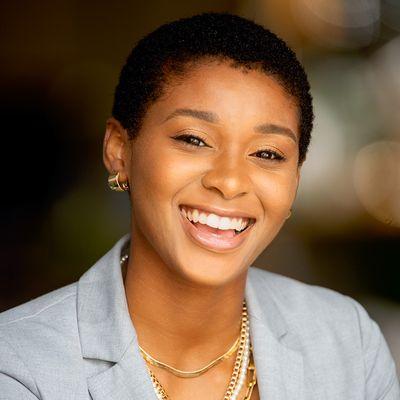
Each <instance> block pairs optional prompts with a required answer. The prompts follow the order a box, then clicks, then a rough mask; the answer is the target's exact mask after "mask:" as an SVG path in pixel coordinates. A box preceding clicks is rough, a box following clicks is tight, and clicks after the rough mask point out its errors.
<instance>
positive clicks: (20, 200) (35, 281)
mask: <svg viewBox="0 0 400 400" xmlns="http://www.w3.org/2000/svg"><path fill="white" fill-rule="evenodd" d="M0 7H1V9H0V33H1V35H0V45H1V63H0V104H1V108H0V109H1V138H2V146H1V149H2V151H1V153H2V157H1V160H2V164H3V165H2V187H3V194H2V196H1V200H2V207H1V220H2V222H3V223H2V240H1V246H0V251H1V260H2V263H1V271H0V272H1V280H0V311H1V310H5V309H7V308H10V307H12V306H15V305H18V304H21V303H23V302H25V301H27V300H29V299H31V298H33V297H36V296H38V295H40V294H43V293H46V292H48V291H50V290H53V289H55V288H58V287H61V286H63V285H65V284H68V283H71V282H73V281H75V280H77V279H78V278H79V276H80V275H81V274H82V273H83V272H84V271H85V270H87V269H88V268H89V267H90V266H91V265H92V264H93V263H94V262H95V261H96V260H97V259H98V258H99V257H100V256H101V255H103V254H104V253H105V252H106V251H107V250H108V249H109V248H110V247H111V246H112V245H113V243H114V242H115V241H116V240H117V239H118V238H119V237H121V236H122V235H123V234H124V233H126V232H127V231H128V229H129V204H128V199H127V196H126V195H125V194H117V193H113V192H111V191H109V190H108V188H107V184H106V179H107V173H106V170H105V168H104V167H103V165H102V158H101V152H102V139H103V134H104V127H105V120H106V118H107V117H108V116H109V115H110V109H111V104H112V97H113V91H114V87H115V85H116V83H117V79H118V74H119V70H120V68H121V66H122V64H123V63H124V60H125V58H126V56H127V55H128V53H129V52H130V50H131V48H132V46H133V45H134V44H135V43H136V41H137V40H138V39H139V38H140V37H142V36H143V35H144V34H146V33H148V32H150V31H151V30H153V29H155V28H156V27H157V26H159V25H160V24H162V23H164V22H167V21H170V20H173V19H176V18H178V17H184V16H190V15H193V14H195V13H199V12H204V11H229V12H232V13H236V14H239V15H242V16H245V17H248V18H251V19H254V20H255V21H256V22H259V23H261V24H263V25H264V26H266V27H268V28H270V29H271V30H273V31H274V32H276V33H278V34H279V35H280V36H281V37H282V38H283V39H285V40H286V41H287V42H288V43H289V44H290V46H291V47H292V48H293V49H294V50H295V51H296V52H297V54H298V56H299V57H300V59H301V60H302V62H303V63H304V65H305V67H306V70H307V72H308V74H309V77H310V81H311V86H312V93H313V96H314V100H315V112H316V121H315V122H316V124H315V130H314V134H313V140H312V143H311V146H310V151H309V156H308V158H307V161H306V162H305V165H304V167H303V168H302V178H301V183H300V189H299V193H298V196H297V199H296V202H295V204H294V207H293V213H292V217H291V218H290V219H289V220H288V222H287V224H286V225H285V227H284V228H283V230H282V231H281V233H280V234H279V236H278V237H277V238H276V240H275V241H274V242H273V244H272V245H271V246H270V247H268V248H267V249H266V251H265V252H264V253H263V254H262V255H261V256H260V257H259V259H258V260H257V262H256V263H255V265H257V266H260V267H262V268H266V269H269V270H272V271H276V272H279V273H282V274H285V275H288V276H292V277H294V278H296V279H299V280H302V281H305V282H308V283H312V284H317V285H322V286H326V287H329V288H332V289H334V290H338V291H340V292H342V293H345V294H348V295H351V296H353V297H354V298H356V299H357V300H358V301H360V302H361V303H362V304H363V305H364V306H365V307H366V308H367V310H368V311H369V313H370V314H371V316H372V317H373V318H374V319H376V320H377V321H378V323H379V324H380V326H381V328H382V330H383V332H384V334H385V336H386V338H387V340H388V342H389V345H390V347H391V350H392V352H393V354H394V356H395V358H396V360H397V363H398V365H400V271H399V266H400V262H399V251H400V128H399V126H400V113H399V106H400V73H399V72H400V36H399V34H400V2H398V1H396V0H387V1H373V0H368V1H367V0H365V1H362V0H358V1H338V0H330V1H329V2H328V1H323V0H320V1H311V0H296V1H294V0H293V1H290V0H279V1H278V0H264V1H239V0H237V1H220V0H218V1H217V0H213V1H208V0H207V1H205V0H202V1H193V0H192V1H190V2H189V1H155V0H148V1H146V2H139V1H137V2H135V1H130V2H128V1H113V2H109V1H107V2H106V1H96V2H94V1H85V2H78V1H73V0H61V1H49V0H44V1H43V0H42V1H40V2H37V1H17V2H16V1H8V2H4V1H3V2H1V3H0Z"/></svg>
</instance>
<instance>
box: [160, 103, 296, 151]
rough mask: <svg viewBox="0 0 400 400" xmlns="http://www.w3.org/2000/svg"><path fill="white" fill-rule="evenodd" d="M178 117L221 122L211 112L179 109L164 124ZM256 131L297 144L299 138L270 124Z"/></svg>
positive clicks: (287, 130) (255, 128) (281, 127)
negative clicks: (284, 138) (276, 135)
mask: <svg viewBox="0 0 400 400" xmlns="http://www.w3.org/2000/svg"><path fill="white" fill-rule="evenodd" d="M178 116H184V117H193V118H197V119H200V120H203V121H206V122H210V123H213V124H215V123H218V122H219V121H220V119H219V117H218V115H217V114H215V113H214V112H211V111H202V110H194V109H192V108H177V109H176V110H175V111H173V112H172V113H171V114H169V115H168V116H167V117H166V118H165V119H164V121H163V122H162V123H164V122H166V121H168V120H169V119H171V118H174V117H178ZM254 131H255V132H259V133H265V134H269V133H270V134H280V135H285V136H288V137H289V138H291V139H292V140H293V141H294V142H295V143H297V136H296V135H295V133H294V132H293V131H292V130H291V129H289V128H286V127H283V126H280V125H276V124H270V123H266V124H261V125H257V126H256V127H254Z"/></svg>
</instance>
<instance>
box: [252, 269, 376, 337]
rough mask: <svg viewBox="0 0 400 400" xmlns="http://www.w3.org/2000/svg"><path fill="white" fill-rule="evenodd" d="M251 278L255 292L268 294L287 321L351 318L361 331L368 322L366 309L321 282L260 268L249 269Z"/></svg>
mask: <svg viewBox="0 0 400 400" xmlns="http://www.w3.org/2000/svg"><path fill="white" fill-rule="evenodd" d="M250 279H251V282H252V284H253V286H254V288H255V291H256V293H257V296H259V298H260V299H262V298H263V297H264V296H269V297H271V298H272V299H273V301H274V302H275V304H276V306H277V307H278V308H279V310H280V311H281V313H282V315H283V316H284V317H285V319H286V320H287V322H289V324H290V323H292V324H295V325H296V323H298V322H299V321H300V320H301V321H303V322H305V321H307V320H313V321H314V323H315V324H317V323H320V324H324V323H326V324H328V325H334V326H337V324H339V325H342V324H346V325H347V324H348V323H349V322H353V323H355V324H356V325H357V327H358V328H357V329H358V330H360V332H359V333H360V334H362V332H363V331H364V329H363V328H366V326H365V324H368V323H370V321H371V320H370V318H369V316H368V314H367V312H366V311H365V309H364V308H363V307H362V306H361V305H360V304H359V303H358V302H357V301H356V300H354V299H353V298H351V297H349V296H346V295H344V294H341V293H339V292H336V291H334V290H332V289H328V288H325V287H321V286H315V285H310V284H307V283H304V282H301V281H298V280H295V279H292V278H289V277H286V276H282V275H279V274H275V273H272V272H269V271H266V270H262V269H260V268H256V267H252V268H251V269H250Z"/></svg>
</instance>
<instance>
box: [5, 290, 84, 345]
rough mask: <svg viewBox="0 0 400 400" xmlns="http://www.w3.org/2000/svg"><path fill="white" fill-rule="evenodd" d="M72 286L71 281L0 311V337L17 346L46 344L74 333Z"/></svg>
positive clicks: (74, 305)
mask: <svg viewBox="0 0 400 400" xmlns="http://www.w3.org/2000/svg"><path fill="white" fill-rule="evenodd" d="M76 288H77V284H76V283H73V284H70V285H68V286H64V287H62V288H60V289H57V290H54V291H52V292H49V293H46V294H44V295H42V296H40V297H37V298H36V299H33V300H31V301H29V302H27V303H24V304H22V305H20V306H17V307H14V308H11V309H9V310H7V311H4V312H2V313H0V337H3V339H5V340H6V341H7V342H9V343H10V345H11V346H15V347H16V348H18V349H21V348H22V347H23V346H29V347H36V349H37V348H38V347H49V346H50V345H51V343H52V342H53V341H54V340H68V338H71V337H74V336H75V335H76V333H77V323H76V321H77V318H76ZM21 346H22V347H21Z"/></svg>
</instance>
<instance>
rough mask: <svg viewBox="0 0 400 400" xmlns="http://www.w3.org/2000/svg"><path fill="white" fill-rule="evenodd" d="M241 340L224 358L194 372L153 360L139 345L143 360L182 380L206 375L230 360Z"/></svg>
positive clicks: (237, 341)
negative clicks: (210, 370)
mask: <svg viewBox="0 0 400 400" xmlns="http://www.w3.org/2000/svg"><path fill="white" fill-rule="evenodd" d="M239 339H240V337H238V338H237V339H236V340H235V342H234V343H233V345H232V346H231V347H230V349H229V350H228V351H227V352H226V353H224V354H222V356H219V357H218V358H216V359H215V360H213V361H211V362H210V363H208V364H207V365H206V366H205V367H203V368H200V369H197V370H194V371H182V370H180V369H177V368H174V367H172V366H170V365H168V364H165V363H163V362H161V361H158V360H156V359H155V358H153V357H152V356H151V355H150V354H148V353H147V352H146V351H145V350H143V348H142V347H141V346H140V345H139V349H140V352H141V353H142V356H143V358H144V359H145V360H146V361H147V362H148V363H149V364H151V365H154V366H155V367H160V368H163V369H166V370H167V371H169V372H171V373H172V374H174V375H175V376H179V377H181V378H195V377H196V376H200V375H202V374H204V373H205V372H207V371H208V370H209V369H211V368H212V367H214V366H215V365H218V364H219V363H221V362H222V361H223V360H226V359H227V358H229V357H230V356H231V355H232V354H233V353H234V352H235V351H236V350H237V349H238V347H239Z"/></svg>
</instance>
